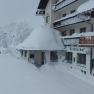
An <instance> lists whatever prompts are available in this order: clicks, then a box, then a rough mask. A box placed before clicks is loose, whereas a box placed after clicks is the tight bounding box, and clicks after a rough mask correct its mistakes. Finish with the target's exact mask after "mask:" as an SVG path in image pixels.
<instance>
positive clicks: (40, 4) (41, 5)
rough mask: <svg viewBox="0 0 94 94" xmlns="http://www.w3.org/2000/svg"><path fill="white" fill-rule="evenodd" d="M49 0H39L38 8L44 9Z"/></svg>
mask: <svg viewBox="0 0 94 94" xmlns="http://www.w3.org/2000/svg"><path fill="white" fill-rule="evenodd" d="M48 1H49V0H40V2H39V5H38V9H45V8H46V6H47V3H48Z"/></svg>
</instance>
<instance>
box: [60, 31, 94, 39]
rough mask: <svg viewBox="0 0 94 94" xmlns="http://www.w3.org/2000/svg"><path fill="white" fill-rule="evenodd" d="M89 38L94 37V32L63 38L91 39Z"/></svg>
mask: <svg viewBox="0 0 94 94" xmlns="http://www.w3.org/2000/svg"><path fill="white" fill-rule="evenodd" d="M89 36H94V32H85V33H74V34H72V35H71V36H65V37H61V38H79V37H89Z"/></svg>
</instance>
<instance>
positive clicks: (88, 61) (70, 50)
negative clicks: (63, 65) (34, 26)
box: [36, 0, 94, 75]
mask: <svg viewBox="0 0 94 94" xmlns="http://www.w3.org/2000/svg"><path fill="white" fill-rule="evenodd" d="M36 14H37V15H42V16H43V17H44V19H45V23H46V25H48V26H50V27H53V28H55V29H57V30H59V31H60V33H61V40H63V43H64V45H65V47H66V55H65V58H66V60H67V62H68V63H70V65H71V66H72V68H76V69H78V70H79V71H81V72H82V73H84V74H86V75H90V74H94V73H93V71H94V70H93V69H94V68H93V67H94V64H93V63H94V38H93V37H94V36H93V35H94V34H93V31H94V0H40V2H39V5H38V10H37V12H36Z"/></svg>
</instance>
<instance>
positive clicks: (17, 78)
mask: <svg viewBox="0 0 94 94" xmlns="http://www.w3.org/2000/svg"><path fill="white" fill-rule="evenodd" d="M59 67H60V66H57V67H56V66H54V65H53V66H52V65H45V66H43V67H42V68H41V69H37V68H36V67H34V66H33V65H32V64H30V63H27V62H25V61H23V60H21V59H17V58H15V57H13V56H10V55H0V94H94V85H91V84H89V83H86V82H85V81H83V80H80V79H79V78H77V77H75V76H73V75H72V74H70V73H69V72H67V71H66V70H65V69H64V70H63V69H62V71H60V70H59V69H58V68H59ZM62 68H63V67H62Z"/></svg>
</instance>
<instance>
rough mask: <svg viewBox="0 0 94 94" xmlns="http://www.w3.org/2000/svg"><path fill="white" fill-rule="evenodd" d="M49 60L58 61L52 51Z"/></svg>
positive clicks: (55, 53)
mask: <svg viewBox="0 0 94 94" xmlns="http://www.w3.org/2000/svg"><path fill="white" fill-rule="evenodd" d="M50 60H51V61H52V62H54V61H58V56H57V52H55V51H52V52H51V53H50Z"/></svg>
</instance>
